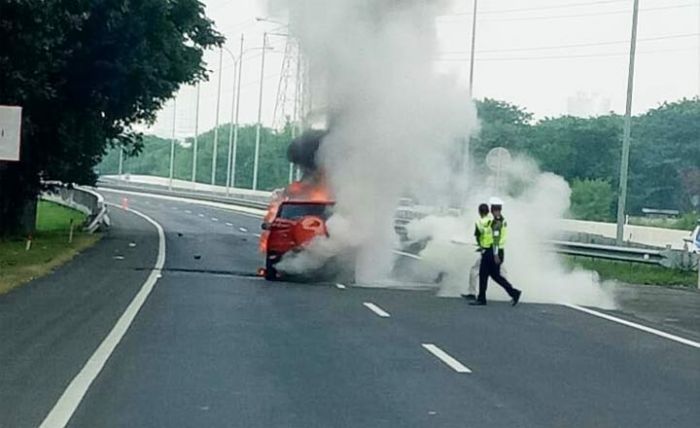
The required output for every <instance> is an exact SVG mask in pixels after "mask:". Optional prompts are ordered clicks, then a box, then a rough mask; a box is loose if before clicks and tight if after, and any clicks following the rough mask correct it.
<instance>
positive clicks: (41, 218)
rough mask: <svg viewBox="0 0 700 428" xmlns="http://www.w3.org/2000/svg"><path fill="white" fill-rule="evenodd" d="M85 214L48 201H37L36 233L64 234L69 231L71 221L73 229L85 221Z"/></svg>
mask: <svg viewBox="0 0 700 428" xmlns="http://www.w3.org/2000/svg"><path fill="white" fill-rule="evenodd" d="M85 218H86V216H85V214H83V213H81V212H80V211H77V210H74V209H71V208H67V207H64V206H62V205H58V204H55V203H53V202H48V201H39V205H38V206H37V213H36V230H37V232H61V231H63V232H66V231H68V230H69V229H70V224H71V221H73V224H74V225H75V226H74V227H75V229H79V228H80V225H82V223H83V222H84V221H85Z"/></svg>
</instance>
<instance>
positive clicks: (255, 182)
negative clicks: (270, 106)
mask: <svg viewBox="0 0 700 428" xmlns="http://www.w3.org/2000/svg"><path fill="white" fill-rule="evenodd" d="M262 49H263V52H262V61H261V63H260V91H259V94H258V123H257V126H256V128H255V158H254V159H253V190H257V189H258V165H259V163H260V132H261V127H262V101H263V88H264V83H265V51H266V50H267V33H266V32H265V33H263V48H262Z"/></svg>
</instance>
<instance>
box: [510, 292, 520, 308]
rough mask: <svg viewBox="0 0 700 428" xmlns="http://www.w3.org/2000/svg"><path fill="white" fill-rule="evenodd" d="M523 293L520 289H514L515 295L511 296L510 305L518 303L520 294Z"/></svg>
mask: <svg viewBox="0 0 700 428" xmlns="http://www.w3.org/2000/svg"><path fill="white" fill-rule="evenodd" d="M521 294H523V292H522V291H520V290H515V296H513V301H512V302H511V305H513V306H515V305H517V304H518V302H519V301H520V295H521Z"/></svg>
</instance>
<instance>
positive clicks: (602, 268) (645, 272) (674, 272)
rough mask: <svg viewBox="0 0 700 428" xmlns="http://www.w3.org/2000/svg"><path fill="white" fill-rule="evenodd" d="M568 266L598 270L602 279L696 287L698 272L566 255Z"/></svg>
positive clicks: (629, 282)
mask: <svg viewBox="0 0 700 428" xmlns="http://www.w3.org/2000/svg"><path fill="white" fill-rule="evenodd" d="M566 260H567V263H568V264H569V266H570V267H572V268H573V267H574V266H578V267H581V268H584V269H587V270H593V271H596V272H598V275H600V278H601V279H603V280H617V281H620V282H624V283H628V284H646V285H666V286H682V287H693V288H695V287H697V283H698V273H697V272H695V271H682V270H678V269H667V268H664V267H662V266H650V265H642V264H638V263H626V262H615V261H609V260H595V259H590V258H584V257H567V258H566Z"/></svg>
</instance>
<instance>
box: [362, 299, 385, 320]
mask: <svg viewBox="0 0 700 428" xmlns="http://www.w3.org/2000/svg"><path fill="white" fill-rule="evenodd" d="M363 305H365V306H366V307H367V308H368V309H369V310H370V311H372V312H374V313H375V314H377V315H379V316H380V317H382V318H389V317H390V316H391V315H389V313H388V312H387V311H385V310H384V309H382V308H380V307H379V306H377V305H375V304H374V303H371V302H365V303H363Z"/></svg>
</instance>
